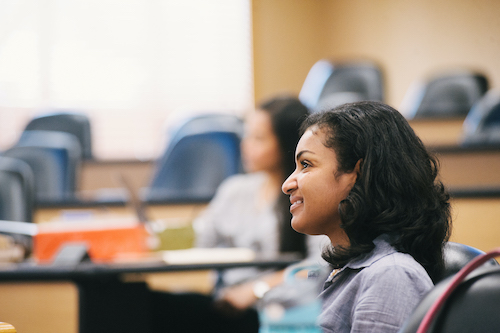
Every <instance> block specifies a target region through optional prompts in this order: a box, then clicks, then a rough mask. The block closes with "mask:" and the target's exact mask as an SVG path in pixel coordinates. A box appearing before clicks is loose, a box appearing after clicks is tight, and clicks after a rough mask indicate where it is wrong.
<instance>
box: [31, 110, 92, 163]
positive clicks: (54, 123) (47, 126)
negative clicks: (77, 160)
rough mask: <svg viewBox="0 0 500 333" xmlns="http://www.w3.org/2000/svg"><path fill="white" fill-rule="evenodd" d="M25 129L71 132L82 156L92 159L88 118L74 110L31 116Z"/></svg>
mask: <svg viewBox="0 0 500 333" xmlns="http://www.w3.org/2000/svg"><path fill="white" fill-rule="evenodd" d="M24 130H25V131H34V130H37V131H40V130H41V131H58V132H67V133H70V134H73V135H74V136H75V137H76V138H77V139H78V142H79V143H80V146H81V151H82V158H83V159H92V157H93V155H92V136H91V127H90V121H89V118H88V117H87V116H86V115H84V114H80V113H75V112H56V113H51V114H46V115H41V116H38V117H36V118H33V119H32V120H31V121H30V122H29V123H28V124H27V125H26V127H25V129H24Z"/></svg>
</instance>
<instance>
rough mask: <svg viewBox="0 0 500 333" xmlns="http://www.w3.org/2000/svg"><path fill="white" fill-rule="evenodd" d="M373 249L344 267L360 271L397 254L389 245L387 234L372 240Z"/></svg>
mask: <svg viewBox="0 0 500 333" xmlns="http://www.w3.org/2000/svg"><path fill="white" fill-rule="evenodd" d="M373 244H374V245H375V248H374V249H373V250H372V251H371V252H370V253H367V254H365V255H362V256H360V257H357V258H355V259H353V260H351V261H350V262H348V263H347V265H346V266H345V267H347V268H350V269H361V268H365V267H368V266H371V265H372V264H373V263H374V262H376V261H378V260H380V259H381V258H383V257H385V256H388V255H390V254H392V253H394V252H397V251H396V249H394V248H393V247H392V246H391V244H390V237H389V235H387V234H383V235H380V236H378V237H377V238H375V239H374V240H373Z"/></svg>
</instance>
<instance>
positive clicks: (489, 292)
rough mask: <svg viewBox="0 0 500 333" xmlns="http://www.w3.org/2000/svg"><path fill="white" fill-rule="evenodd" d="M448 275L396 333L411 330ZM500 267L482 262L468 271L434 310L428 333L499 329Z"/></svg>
mask: <svg viewBox="0 0 500 333" xmlns="http://www.w3.org/2000/svg"><path fill="white" fill-rule="evenodd" d="M450 280H451V277H449V278H447V279H445V280H443V281H441V282H439V283H438V284H436V286H435V287H434V288H433V289H431V291H430V292H429V293H428V294H427V295H426V296H425V297H424V298H423V299H422V301H421V302H420V303H419V305H418V306H417V307H416V309H415V310H414V312H413V313H412V315H411V316H410V318H408V320H407V321H406V323H405V325H404V326H403V327H402V328H401V330H400V331H399V333H415V332H416V331H417V330H418V327H419V325H420V323H421V322H422V320H423V318H424V316H425V315H426V313H427V312H428V311H429V309H430V308H431V306H432V305H433V303H434V302H435V301H436V300H437V299H438V297H439V296H440V295H441V294H442V293H443V292H444V290H445V289H446V287H447V286H448V284H449V283H450ZM499 311H500V267H499V266H498V264H497V265H486V266H485V265H483V266H481V267H479V268H478V269H476V270H475V271H473V272H472V273H470V274H469V275H468V276H467V277H466V278H465V280H464V281H462V283H461V284H460V285H459V286H458V288H457V289H456V290H455V291H454V292H453V293H452V294H451V296H450V297H449V298H448V300H447V301H446V302H445V304H444V306H443V308H442V309H441V310H439V311H438V313H437V316H436V318H435V319H434V321H433V323H432V325H431V327H430V328H429V330H428V331H427V332H428V333H433V332H440V333H449V332H450V333H451V332H453V333H466V332H467V333H468V332H500V317H499V316H498V313H499Z"/></svg>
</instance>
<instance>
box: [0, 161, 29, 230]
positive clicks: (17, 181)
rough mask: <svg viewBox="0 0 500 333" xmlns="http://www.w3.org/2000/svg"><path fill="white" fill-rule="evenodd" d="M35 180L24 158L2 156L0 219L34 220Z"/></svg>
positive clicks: (0, 163) (0, 166)
mask: <svg viewBox="0 0 500 333" xmlns="http://www.w3.org/2000/svg"><path fill="white" fill-rule="evenodd" d="M34 199H35V180H34V176H33V172H32V170H31V168H30V166H29V165H28V164H27V163H25V162H24V161H22V160H18V159H15V158H10V157H5V156H0V220H7V221H20V222H33V205H34Z"/></svg>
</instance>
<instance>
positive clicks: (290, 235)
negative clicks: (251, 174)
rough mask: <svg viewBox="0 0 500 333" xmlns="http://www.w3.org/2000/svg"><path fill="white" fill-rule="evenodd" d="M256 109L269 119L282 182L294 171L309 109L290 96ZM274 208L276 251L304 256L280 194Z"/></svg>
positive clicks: (302, 244) (301, 239) (302, 242)
mask: <svg viewBox="0 0 500 333" xmlns="http://www.w3.org/2000/svg"><path fill="white" fill-rule="evenodd" d="M258 109H259V110H262V111H264V112H266V113H268V114H269V116H270V117H271V123H272V127H273V131H274V134H275V135H276V137H277V138H278V142H279V145H280V150H281V152H282V165H281V170H282V172H283V181H285V179H286V178H287V177H288V175H290V174H291V173H292V172H293V170H294V169H295V148H296V147H297V143H298V142H299V139H300V135H299V130H300V124H301V123H302V121H303V120H304V119H305V118H306V116H307V115H308V114H309V110H308V109H307V107H306V106H304V105H303V104H302V103H301V102H300V101H299V100H298V99H297V98H295V97H292V96H280V97H276V98H273V99H271V100H268V101H265V102H264V103H262V104H260V105H259V106H258ZM275 208H276V213H277V214H278V217H279V220H280V227H279V228H280V230H279V235H280V251H281V252H299V253H301V254H302V255H305V254H306V244H305V236H304V235H303V234H300V233H298V232H296V231H295V230H293V229H292V227H291V224H290V221H291V218H292V216H291V214H290V200H289V197H288V196H287V195H284V194H283V193H281V191H280V197H279V199H278V201H277V203H276V207H275Z"/></svg>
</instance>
